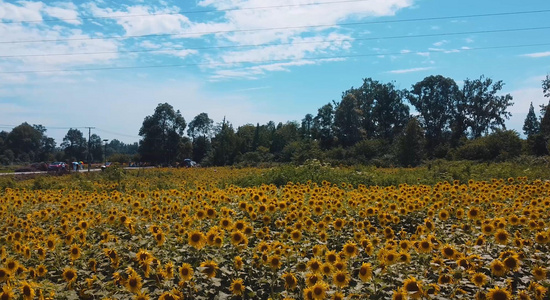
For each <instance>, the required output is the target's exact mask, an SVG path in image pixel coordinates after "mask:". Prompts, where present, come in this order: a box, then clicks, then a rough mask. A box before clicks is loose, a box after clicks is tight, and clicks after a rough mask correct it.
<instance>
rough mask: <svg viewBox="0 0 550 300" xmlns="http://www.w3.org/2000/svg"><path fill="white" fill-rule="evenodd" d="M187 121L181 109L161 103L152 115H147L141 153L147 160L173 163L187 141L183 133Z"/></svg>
mask: <svg viewBox="0 0 550 300" xmlns="http://www.w3.org/2000/svg"><path fill="white" fill-rule="evenodd" d="M186 126H187V123H186V122H185V119H184V118H183V116H182V115H181V113H180V111H179V110H177V111H175V110H174V108H173V107H172V105H170V104H168V103H159V104H158V106H157V107H156V108H155V112H154V113H153V115H151V116H147V117H145V119H144V120H143V125H142V126H141V129H140V130H139V135H140V136H142V137H143V139H142V140H141V141H140V145H139V153H140V154H141V157H142V159H143V160H145V161H150V162H154V163H163V164H172V163H174V162H175V161H176V160H177V159H178V155H179V154H180V152H179V151H178V150H179V149H180V148H183V147H184V143H185V142H186V141H185V140H184V139H183V133H184V132H185V127H186Z"/></svg>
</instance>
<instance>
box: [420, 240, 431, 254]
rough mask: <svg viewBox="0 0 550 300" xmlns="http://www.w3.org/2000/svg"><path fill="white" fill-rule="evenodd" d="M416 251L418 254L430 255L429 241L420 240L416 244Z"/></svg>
mask: <svg viewBox="0 0 550 300" xmlns="http://www.w3.org/2000/svg"><path fill="white" fill-rule="evenodd" d="M417 251H418V252H420V253H430V252H431V251H432V243H431V242H430V241H429V240H422V241H420V242H419V243H418V247H417Z"/></svg>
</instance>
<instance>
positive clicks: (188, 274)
mask: <svg viewBox="0 0 550 300" xmlns="http://www.w3.org/2000/svg"><path fill="white" fill-rule="evenodd" d="M178 271H179V274H180V277H181V280H182V281H184V282H185V281H189V280H190V279H191V278H193V268H192V267H191V265H190V264H188V263H183V264H182V265H181V267H180V268H179V270H178Z"/></svg>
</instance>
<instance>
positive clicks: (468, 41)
mask: <svg viewBox="0 0 550 300" xmlns="http://www.w3.org/2000/svg"><path fill="white" fill-rule="evenodd" d="M464 41H465V42H466V43H468V44H471V43H473V42H474V40H473V39H471V38H466V39H464Z"/></svg>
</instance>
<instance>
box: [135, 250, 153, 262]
mask: <svg viewBox="0 0 550 300" xmlns="http://www.w3.org/2000/svg"><path fill="white" fill-rule="evenodd" d="M151 259H153V255H152V254H151V253H150V252H149V251H147V250H145V249H139V251H138V252H137V253H136V260H137V262H138V263H139V264H146V263H149V261H150V260H151Z"/></svg>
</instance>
